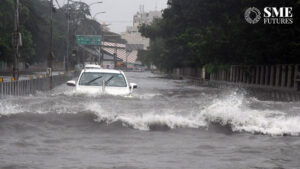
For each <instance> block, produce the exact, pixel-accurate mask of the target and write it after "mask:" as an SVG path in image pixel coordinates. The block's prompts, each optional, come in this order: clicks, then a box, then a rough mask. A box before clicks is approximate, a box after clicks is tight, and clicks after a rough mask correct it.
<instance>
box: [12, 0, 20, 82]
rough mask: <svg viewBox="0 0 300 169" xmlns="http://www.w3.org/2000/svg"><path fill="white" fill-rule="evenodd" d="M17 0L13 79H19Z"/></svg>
mask: <svg viewBox="0 0 300 169" xmlns="http://www.w3.org/2000/svg"><path fill="white" fill-rule="evenodd" d="M19 31H20V30H19V0H15V23H14V33H13V45H14V61H13V78H14V79H15V80H18V79H19V68H18V57H19V47H20V41H21V37H20V36H21V34H20V32H19Z"/></svg>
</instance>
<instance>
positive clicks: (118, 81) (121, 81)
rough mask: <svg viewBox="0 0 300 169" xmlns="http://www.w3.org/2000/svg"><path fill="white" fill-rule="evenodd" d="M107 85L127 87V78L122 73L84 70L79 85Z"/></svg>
mask: <svg viewBox="0 0 300 169" xmlns="http://www.w3.org/2000/svg"><path fill="white" fill-rule="evenodd" d="M103 83H105V86H111V87H127V84H126V80H125V78H124V76H123V75H122V74H116V73H98V72H84V73H83V74H82V76H81V78H80V81H79V85H83V86H102V84H103Z"/></svg>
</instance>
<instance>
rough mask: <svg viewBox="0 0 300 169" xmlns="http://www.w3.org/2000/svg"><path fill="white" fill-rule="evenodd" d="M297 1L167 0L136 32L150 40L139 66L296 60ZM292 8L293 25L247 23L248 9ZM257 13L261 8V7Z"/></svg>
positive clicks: (298, 39) (298, 46)
mask: <svg viewBox="0 0 300 169" xmlns="http://www.w3.org/2000/svg"><path fill="white" fill-rule="evenodd" d="M299 5H300V1H299V0H291V1H281V0H273V1H268V0H214V1H212V0H197V1H195V0H172V1H169V6H170V7H169V8H167V9H165V10H164V11H163V18H162V19H158V20H155V21H154V22H153V23H152V24H151V25H142V26H141V27H140V28H139V31H140V32H141V33H142V35H143V36H145V37H148V38H150V39H151V43H150V47H149V50H148V51H142V52H140V53H139V59H140V60H141V61H142V62H144V63H145V64H150V63H152V64H155V65H156V66H158V67H159V68H162V69H167V70H170V69H172V68H176V67H198V66H203V65H207V64H214V65H231V64H277V63H282V64H284V63H300V57H299V53H300V51H299V50H300V43H299V42H300V34H299V32H300V30H299V27H298V24H297V23H298V22H299V14H298V13H296V12H297V11H299ZM252 6H254V7H257V8H259V9H263V8H264V7H267V6H271V7H293V14H294V16H293V19H294V23H293V24H289V25H275V24H274V25H267V24H263V22H262V21H261V22H259V23H257V24H249V23H247V22H246V21H245V18H244V12H245V10H246V9H247V8H249V7H252ZM262 12H263V11H262Z"/></svg>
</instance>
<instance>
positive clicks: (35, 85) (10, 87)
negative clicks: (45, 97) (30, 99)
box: [0, 73, 76, 97]
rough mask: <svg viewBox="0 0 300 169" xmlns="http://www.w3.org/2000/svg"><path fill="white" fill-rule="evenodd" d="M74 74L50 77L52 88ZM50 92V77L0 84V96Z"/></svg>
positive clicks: (69, 78)
mask: <svg viewBox="0 0 300 169" xmlns="http://www.w3.org/2000/svg"><path fill="white" fill-rule="evenodd" d="M75 75H76V73H65V74H63V75H57V76H52V87H55V86H58V85H61V84H63V83H65V82H66V81H68V80H71V79H72V78H73V77H74V76H75ZM47 90H50V77H46V76H42V77H39V78H36V79H33V78H30V79H29V80H19V81H11V82H0V96H1V97H3V96H7V95H12V96H25V95H29V94H34V93H35V92H37V91H47Z"/></svg>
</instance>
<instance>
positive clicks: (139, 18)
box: [121, 7, 162, 49]
mask: <svg viewBox="0 0 300 169" xmlns="http://www.w3.org/2000/svg"><path fill="white" fill-rule="evenodd" d="M161 17H162V12H161V11H150V12H144V8H143V7H141V9H140V12H138V13H137V14H135V15H134V16H133V25H132V26H128V27H127V30H126V32H124V33H121V37H122V39H125V40H126V41H127V43H128V44H143V45H144V49H147V48H148V47H149V42H150V40H149V39H148V38H145V37H142V36H141V34H140V33H139V31H138V27H139V26H141V25H142V24H147V25H149V24H151V23H152V22H153V20H154V19H155V18H161Z"/></svg>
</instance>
